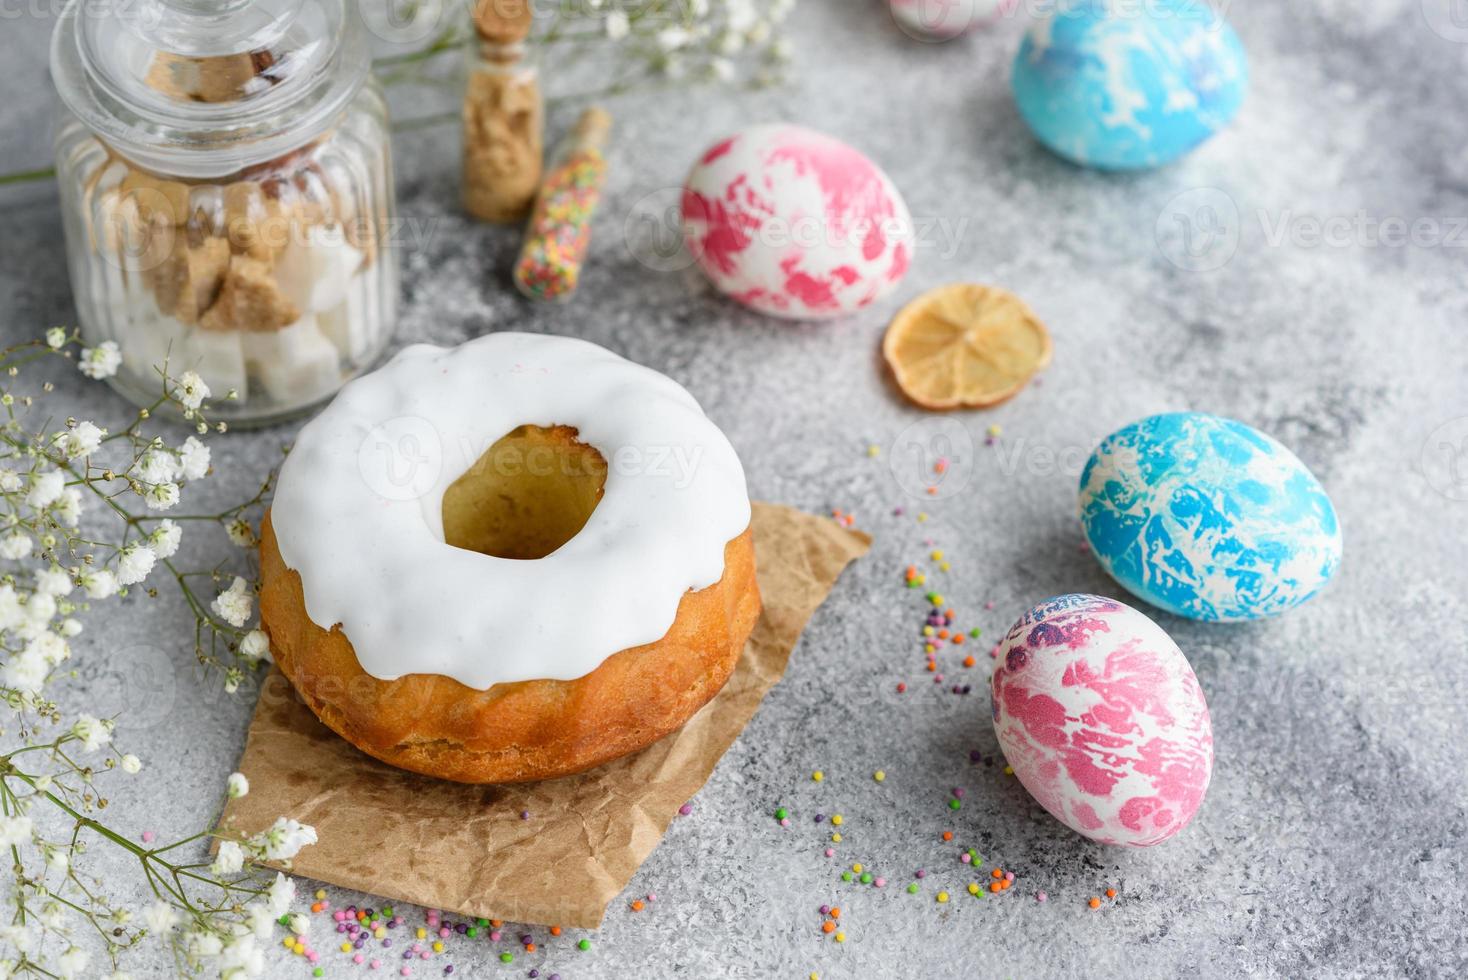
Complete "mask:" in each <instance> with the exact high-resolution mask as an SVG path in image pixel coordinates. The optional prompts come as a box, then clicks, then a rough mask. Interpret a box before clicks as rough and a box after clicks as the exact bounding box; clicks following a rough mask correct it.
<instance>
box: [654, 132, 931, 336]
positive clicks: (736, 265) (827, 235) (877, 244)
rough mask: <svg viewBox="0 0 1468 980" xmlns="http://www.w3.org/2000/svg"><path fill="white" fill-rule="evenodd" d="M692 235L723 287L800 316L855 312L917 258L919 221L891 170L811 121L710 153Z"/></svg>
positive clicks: (690, 192)
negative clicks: (887, 171)
mask: <svg viewBox="0 0 1468 980" xmlns="http://www.w3.org/2000/svg"><path fill="white" fill-rule="evenodd" d="M682 210H683V237H684V240H685V242H687V244H688V249H689V251H690V252H691V253H692V254H693V256H694V258H695V259H696V260H697V262H698V264H699V266H700V267H701V268H702V269H703V271H704V272H705V273H707V275H708V277H709V279H711V280H712V281H713V283H714V285H715V286H716V287H717V288H718V289H719V290H720V291H721V292H723V293H726V294H728V295H729V296H731V297H733V298H734V299H736V300H738V301H739V302H741V303H743V304H745V305H746V306H749V307H752V308H753V309H756V310H758V311H760V312H761V313H767V314H770V315H771V316H778V317H785V318H788V319H794V320H804V319H823V318H827V317H836V316H842V315H844V314H848V313H852V312H854V311H856V310H859V309H861V308H862V307H864V306H866V305H868V304H869V303H872V302H875V301H876V300H878V299H880V298H881V297H883V296H885V295H886V294H887V293H888V292H890V291H891V290H892V289H893V288H894V287H895V286H896V285H897V283H898V282H900V281H901V280H902V277H903V275H904V274H905V273H906V272H907V267H908V263H909V262H910V261H911V259H912V246H913V227H912V216H911V215H910V214H909V213H908V210H907V204H906V203H905V202H904V201H903V200H902V195H901V194H900V193H898V191H897V188H896V187H895V186H894V185H893V183H892V181H891V180H890V179H889V178H888V177H887V175H886V174H885V173H883V172H882V170H881V168H880V167H878V166H877V165H876V164H874V163H873V162H872V161H871V160H870V159H868V158H867V157H866V156H864V155H863V154H862V153H861V152H860V151H858V150H856V149H854V148H852V147H851V146H848V145H847V144H845V143H843V142H841V141H840V140H837V139H834V138H832V137H830V136H826V135H825V134H823V133H818V132H815V131H814V130H810V129H806V128H804V127H801V126H792V125H787V124H774V125H761V126H751V127H750V128H748V129H745V130H742V131H740V132H739V133H736V134H735V135H733V136H730V137H729V138H728V139H724V140H720V141H719V142H718V143H715V144H714V145H713V146H712V147H710V148H709V149H708V151H707V152H705V153H704V154H703V156H702V157H701V158H699V161H698V163H697V164H695V165H694V167H693V170H692V172H691V173H690V174H689V175H688V180H687V182H686V183H685V184H684V187H683V205H682Z"/></svg>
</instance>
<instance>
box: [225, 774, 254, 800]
mask: <svg viewBox="0 0 1468 980" xmlns="http://www.w3.org/2000/svg"><path fill="white" fill-rule="evenodd" d="M225 792H226V793H227V794H228V795H229V798H230V799H232V800H238V799H239V798H240V797H242V796H248V795H249V793H250V781H249V780H248V779H246V778H245V774H244V773H242V772H232V773H230V774H229V782H228V783H226V784H225Z"/></svg>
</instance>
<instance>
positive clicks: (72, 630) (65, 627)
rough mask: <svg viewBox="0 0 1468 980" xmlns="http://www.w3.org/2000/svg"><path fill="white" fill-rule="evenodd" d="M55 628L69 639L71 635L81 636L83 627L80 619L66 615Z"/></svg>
mask: <svg viewBox="0 0 1468 980" xmlns="http://www.w3.org/2000/svg"><path fill="white" fill-rule="evenodd" d="M57 628H58V629H59V630H60V631H61V635H62V636H64V637H66V638H67V639H68V640H69V639H71V638H72V637H73V636H81V633H82V629H83V628H84V627H83V626H82V623H81V620H79V619H74V618H72V617H71V616H68V617H66V618H65V619H63V620H62V621H61V625H60V626H59V627H57Z"/></svg>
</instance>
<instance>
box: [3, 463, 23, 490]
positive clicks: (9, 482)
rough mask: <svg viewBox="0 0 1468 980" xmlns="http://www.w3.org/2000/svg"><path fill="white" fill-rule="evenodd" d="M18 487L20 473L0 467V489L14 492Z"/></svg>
mask: <svg viewBox="0 0 1468 980" xmlns="http://www.w3.org/2000/svg"><path fill="white" fill-rule="evenodd" d="M19 489H20V474H19V473H17V472H15V471H14V470H8V469H0V490H3V491H5V492H6V493H15V491H17V490H19Z"/></svg>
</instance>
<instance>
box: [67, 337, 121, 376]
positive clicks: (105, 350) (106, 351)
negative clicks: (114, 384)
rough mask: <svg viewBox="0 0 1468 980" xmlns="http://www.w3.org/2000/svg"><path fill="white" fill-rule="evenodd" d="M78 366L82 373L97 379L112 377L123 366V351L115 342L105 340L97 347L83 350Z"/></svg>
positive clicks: (78, 359)
mask: <svg viewBox="0 0 1468 980" xmlns="http://www.w3.org/2000/svg"><path fill="white" fill-rule="evenodd" d="M76 366H77V370H79V371H81V373H82V374H85V375H86V376H87V377H89V378H92V379H93V380H95V381H100V380H102V379H103V378H110V377H112V376H113V375H114V374H116V373H117V369H118V368H119V367H121V366H122V351H120V350H118V348H117V344H116V343H115V342H113V341H111V340H104V341H102V343H100V344H98V345H97V346H96V347H90V348H87V349H85V350H83V351H82V353H81V357H79V358H77V363H76Z"/></svg>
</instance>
